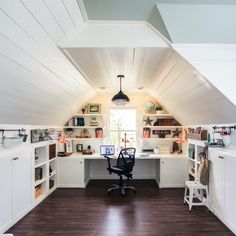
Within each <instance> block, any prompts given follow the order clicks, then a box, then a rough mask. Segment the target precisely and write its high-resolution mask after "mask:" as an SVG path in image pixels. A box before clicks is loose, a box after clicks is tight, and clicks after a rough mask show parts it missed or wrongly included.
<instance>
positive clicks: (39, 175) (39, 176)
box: [35, 167, 43, 181]
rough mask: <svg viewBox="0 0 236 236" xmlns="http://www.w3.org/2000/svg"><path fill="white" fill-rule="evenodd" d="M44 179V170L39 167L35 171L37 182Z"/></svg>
mask: <svg viewBox="0 0 236 236" xmlns="http://www.w3.org/2000/svg"><path fill="white" fill-rule="evenodd" d="M42 178H43V168H40V167H38V168H36V169H35V181H36V180H40V179H42Z"/></svg>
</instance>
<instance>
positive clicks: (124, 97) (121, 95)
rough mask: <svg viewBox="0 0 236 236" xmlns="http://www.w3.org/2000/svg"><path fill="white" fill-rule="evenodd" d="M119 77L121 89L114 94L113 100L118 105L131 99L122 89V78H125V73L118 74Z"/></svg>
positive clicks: (122, 104)
mask: <svg viewBox="0 0 236 236" xmlns="http://www.w3.org/2000/svg"><path fill="white" fill-rule="evenodd" d="M117 78H119V79H120V91H119V92H118V93H117V94H115V95H114V96H113V98H112V99H111V101H112V102H113V103H114V104H116V105H117V106H124V105H126V104H127V103H129V101H130V99H129V97H128V96H127V95H126V94H124V93H123V92H122V90H121V79H123V78H124V75H117Z"/></svg>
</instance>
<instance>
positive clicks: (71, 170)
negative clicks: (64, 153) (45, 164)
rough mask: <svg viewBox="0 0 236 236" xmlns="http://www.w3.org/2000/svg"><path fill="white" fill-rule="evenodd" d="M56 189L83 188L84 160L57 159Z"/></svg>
mask: <svg viewBox="0 0 236 236" xmlns="http://www.w3.org/2000/svg"><path fill="white" fill-rule="evenodd" d="M57 169H58V187H62V188H84V187H85V183H84V182H85V181H84V159H83V158H73V157H64V158H63V157H58V168H57Z"/></svg>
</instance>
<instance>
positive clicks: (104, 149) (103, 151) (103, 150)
mask: <svg viewBox="0 0 236 236" xmlns="http://www.w3.org/2000/svg"><path fill="white" fill-rule="evenodd" d="M114 154H115V145H101V146H100V155H101V156H104V155H107V156H110V155H114Z"/></svg>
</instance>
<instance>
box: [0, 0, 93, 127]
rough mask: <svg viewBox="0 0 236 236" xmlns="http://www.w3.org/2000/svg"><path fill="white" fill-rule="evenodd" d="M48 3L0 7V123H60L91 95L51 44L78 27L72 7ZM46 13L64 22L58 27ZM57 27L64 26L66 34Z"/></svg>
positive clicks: (20, 0) (17, 0)
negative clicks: (52, 11)
mask: <svg viewBox="0 0 236 236" xmlns="http://www.w3.org/2000/svg"><path fill="white" fill-rule="evenodd" d="M58 2H60V3H58ZM48 4H49V6H48V8H47V7H46V8H45V3H44V2H43V1H42V0H39V1H27V0H12V1H7V0H4V1H1V2H0V28H1V31H0V80H1V88H0V91H1V101H0V104H1V111H0V123H8V124H9V123H14V124H39V125H40V124H47V125H50V124H64V122H65V121H66V119H67V118H68V117H69V116H70V115H71V114H72V113H74V112H76V110H77V109H78V107H80V106H82V105H83V104H85V103H86V101H87V100H88V99H90V98H91V97H92V96H93V95H94V91H93V89H92V87H91V86H90V85H89V84H88V82H87V81H86V80H85V79H84V78H83V77H82V76H81V74H80V73H79V72H78V71H77V70H76V69H75V68H74V67H73V66H72V65H71V63H70V62H69V61H68V60H67V59H66V58H65V56H64V55H63V54H62V52H61V51H60V50H59V49H58V48H57V46H56V44H55V42H56V41H59V40H61V39H62V37H64V36H65V35H66V34H67V33H68V34H70V33H71V31H72V29H73V30H75V29H76V27H77V26H78V27H79V24H78V22H77V23H76V24H75V21H76V20H75V21H73V22H72V19H74V17H70V16H69V14H70V13H69V12H70V11H71V8H70V10H68V9H67V7H66V6H67V5H70V6H71V4H67V5H66V4H64V2H62V1H50V3H48ZM54 5H56V6H54ZM37 7H38V8H37ZM49 8H55V9H58V8H59V9H58V10H57V14H58V15H57V16H56V17H61V18H62V19H64V18H66V19H67V20H65V21H64V22H62V21H60V23H59V24H58V22H57V21H55V16H54V15H52V13H51V11H50V10H49ZM37 9H38V10H39V11H40V13H38V12H37V11H36V10H37ZM34 13H35V15H34ZM69 22H70V26H69V25H68V24H69ZM61 24H63V25H61ZM61 27H64V28H67V27H68V28H67V30H68V31H66V34H65V33H63V32H62V31H61Z"/></svg>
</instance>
